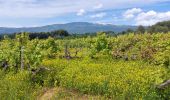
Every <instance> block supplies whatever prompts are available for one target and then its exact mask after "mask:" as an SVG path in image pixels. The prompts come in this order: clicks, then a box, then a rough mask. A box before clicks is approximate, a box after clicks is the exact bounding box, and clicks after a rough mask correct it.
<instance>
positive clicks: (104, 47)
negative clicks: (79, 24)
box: [90, 32, 111, 57]
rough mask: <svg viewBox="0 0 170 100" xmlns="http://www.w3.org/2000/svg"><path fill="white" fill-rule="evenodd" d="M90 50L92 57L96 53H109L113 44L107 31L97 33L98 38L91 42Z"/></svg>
mask: <svg viewBox="0 0 170 100" xmlns="http://www.w3.org/2000/svg"><path fill="white" fill-rule="evenodd" d="M90 50H91V52H90V57H94V55H95V54H96V53H102V54H109V51H110V50H111V46H110V44H109V41H108V40H107V36H106V34H105V33H102V32H101V33H98V34H97V38H96V39H95V41H94V42H93V43H91V48H90Z"/></svg>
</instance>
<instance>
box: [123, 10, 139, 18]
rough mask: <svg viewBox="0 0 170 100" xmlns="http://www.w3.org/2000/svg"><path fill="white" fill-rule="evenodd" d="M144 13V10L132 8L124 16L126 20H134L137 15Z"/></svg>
mask: <svg viewBox="0 0 170 100" xmlns="http://www.w3.org/2000/svg"><path fill="white" fill-rule="evenodd" d="M140 12H142V9H140V8H132V9H128V10H127V11H126V12H125V13H124V14H123V16H124V18H126V19H130V18H133V17H134V16H135V15H136V14H138V13H140Z"/></svg>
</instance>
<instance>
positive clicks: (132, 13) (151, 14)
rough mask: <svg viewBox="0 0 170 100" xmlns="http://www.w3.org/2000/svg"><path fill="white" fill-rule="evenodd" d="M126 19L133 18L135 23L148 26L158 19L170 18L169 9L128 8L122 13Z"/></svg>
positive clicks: (158, 20)
mask: <svg viewBox="0 0 170 100" xmlns="http://www.w3.org/2000/svg"><path fill="white" fill-rule="evenodd" d="M123 17H124V18H125V19H127V20H134V21H135V24H136V25H145V26H150V25H153V24H155V23H157V22H160V21H165V20H170V11H167V12H156V11H153V10H150V11H146V12H145V11H143V10H142V9H140V8H132V9H128V10H127V11H125V13H123Z"/></svg>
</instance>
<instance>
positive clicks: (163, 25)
mask: <svg viewBox="0 0 170 100" xmlns="http://www.w3.org/2000/svg"><path fill="white" fill-rule="evenodd" d="M169 31H170V20H169V21H163V22H158V23H156V24H155V25H152V26H149V27H146V26H142V25H139V26H138V27H137V29H135V30H133V29H130V28H129V29H127V30H126V31H122V32H119V33H116V32H113V31H105V33H106V34H107V35H109V36H118V35H122V34H128V33H135V34H144V33H145V32H147V33H150V34H152V33H168V32H169ZM16 34H21V33H13V34H0V40H2V39H3V38H4V36H5V35H7V36H8V37H9V38H15V35H16ZM28 34H29V38H30V39H36V38H38V39H47V38H48V37H53V38H64V37H68V36H69V38H78V37H88V36H91V37H93V36H96V35H97V32H91V33H85V34H70V33H69V32H68V31H66V30H63V29H60V30H55V31H51V32H29V33H28Z"/></svg>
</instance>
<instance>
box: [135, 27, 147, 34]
mask: <svg viewBox="0 0 170 100" xmlns="http://www.w3.org/2000/svg"><path fill="white" fill-rule="evenodd" d="M137 33H140V34H144V33H145V27H144V26H142V25H139V26H138V28H137Z"/></svg>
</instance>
